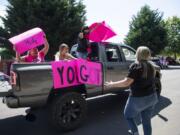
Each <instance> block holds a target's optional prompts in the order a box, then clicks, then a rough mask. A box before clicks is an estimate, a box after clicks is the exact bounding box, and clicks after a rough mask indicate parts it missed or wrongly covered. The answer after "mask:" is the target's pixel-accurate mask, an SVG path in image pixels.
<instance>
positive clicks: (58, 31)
mask: <svg viewBox="0 0 180 135" xmlns="http://www.w3.org/2000/svg"><path fill="white" fill-rule="evenodd" d="M8 2H9V5H8V7H7V16H6V17H4V18H2V21H3V22H4V27H5V30H6V31H8V32H9V33H10V36H11V37H12V36H15V35H17V34H20V33H22V32H24V31H27V30H29V29H32V28H34V27H40V28H42V29H43V30H44V32H45V33H46V35H47V39H48V41H49V43H50V50H49V53H48V59H52V58H53V56H54V54H55V52H56V51H57V50H58V47H59V44H60V43H62V42H65V43H67V44H69V45H70V46H71V45H73V44H75V43H76V39H77V34H78V32H79V31H80V29H81V27H82V26H83V25H84V22H85V20H86V18H85V6H84V5H83V3H82V1H81V0H80V1H76V0H8Z"/></svg>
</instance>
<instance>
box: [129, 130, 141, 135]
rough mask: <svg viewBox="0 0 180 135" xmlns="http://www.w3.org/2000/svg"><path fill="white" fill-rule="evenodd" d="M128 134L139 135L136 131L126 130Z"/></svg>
mask: <svg viewBox="0 0 180 135" xmlns="http://www.w3.org/2000/svg"><path fill="white" fill-rule="evenodd" d="M128 133H129V135H139V133H138V132H135V133H132V132H131V130H128Z"/></svg>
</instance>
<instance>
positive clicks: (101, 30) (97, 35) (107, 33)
mask: <svg viewBox="0 0 180 135" xmlns="http://www.w3.org/2000/svg"><path fill="white" fill-rule="evenodd" d="M89 29H90V31H91V32H90V34H89V40H91V41H95V42H102V41H106V40H107V39H109V38H111V37H113V36H115V35H116V33H115V32H114V31H113V30H112V28H111V27H110V26H108V25H107V24H106V23H105V22H104V21H103V22H101V23H93V24H91V25H90V27H89Z"/></svg>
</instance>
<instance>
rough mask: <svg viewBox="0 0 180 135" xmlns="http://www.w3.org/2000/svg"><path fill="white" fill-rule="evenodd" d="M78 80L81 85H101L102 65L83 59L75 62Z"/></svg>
mask: <svg viewBox="0 0 180 135" xmlns="http://www.w3.org/2000/svg"><path fill="white" fill-rule="evenodd" d="M77 66H78V68H77V69H78V79H79V81H80V82H81V83H83V84H90V85H97V86H100V85H102V64H101V63H96V62H90V61H86V60H83V59H80V60H78V61H77Z"/></svg>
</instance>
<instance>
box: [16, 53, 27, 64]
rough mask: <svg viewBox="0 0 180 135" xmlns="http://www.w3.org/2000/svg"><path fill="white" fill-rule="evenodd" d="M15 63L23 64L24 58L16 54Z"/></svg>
mask: <svg viewBox="0 0 180 135" xmlns="http://www.w3.org/2000/svg"><path fill="white" fill-rule="evenodd" d="M15 61H16V62H18V63H19V62H25V59H24V57H21V56H20V54H19V53H18V52H16V60H15Z"/></svg>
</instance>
